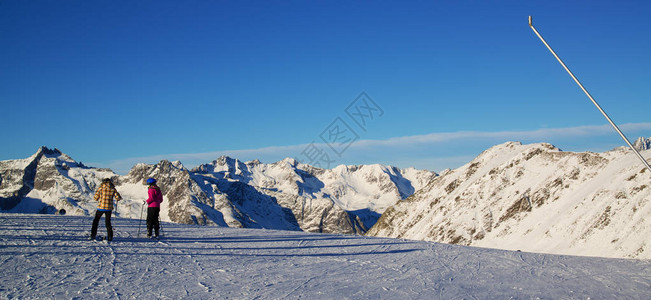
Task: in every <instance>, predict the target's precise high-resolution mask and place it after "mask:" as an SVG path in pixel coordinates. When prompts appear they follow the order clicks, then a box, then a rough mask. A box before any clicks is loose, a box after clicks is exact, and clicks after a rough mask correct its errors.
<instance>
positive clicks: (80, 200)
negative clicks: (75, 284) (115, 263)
mask: <svg viewBox="0 0 651 300" xmlns="http://www.w3.org/2000/svg"><path fill="white" fill-rule="evenodd" d="M435 176H436V174H435V173H433V172H429V171H421V170H415V169H406V170H399V169H397V168H394V167H388V166H381V165H370V166H339V167H337V168H335V169H333V170H324V169H319V168H315V167H312V166H309V165H305V164H299V163H298V162H297V161H295V160H294V159H285V160H282V161H279V162H276V163H273V164H263V163H261V162H260V161H251V162H246V163H244V162H241V161H239V160H237V159H233V158H229V157H225V156H224V157H220V158H219V159H217V160H215V161H213V162H212V163H210V164H204V165H200V166H198V167H196V168H194V169H193V170H188V169H186V168H185V167H184V166H183V165H182V164H181V163H180V162H178V161H177V162H169V161H166V160H163V161H161V162H159V163H158V164H155V165H147V164H138V165H136V166H134V167H133V168H132V169H131V171H129V173H128V174H127V175H126V176H119V175H117V174H115V173H113V172H112V171H110V170H106V169H95V168H88V167H86V166H83V165H82V164H80V163H77V162H75V161H74V160H73V159H72V158H70V157H69V156H67V155H65V154H63V153H61V152H60V151H59V150H56V149H55V150H49V149H47V148H45V147H42V148H41V149H39V151H38V152H37V153H36V154H34V155H33V156H32V157H30V158H28V159H24V160H13V161H3V162H0V209H1V210H3V211H9V212H42V213H53V212H55V211H57V210H59V209H61V208H64V209H66V211H68V213H71V214H77V215H84V214H85V215H88V214H91V213H92V212H93V211H94V209H95V205H96V204H95V202H94V201H93V200H92V196H93V193H94V190H95V189H96V187H97V186H99V183H100V182H101V180H102V179H103V178H112V179H113V182H114V183H115V185H116V187H117V189H118V191H119V192H120V193H121V194H122V196H123V198H124V200H123V201H120V202H119V203H118V204H117V206H116V207H117V208H116V214H117V215H118V216H122V217H128V218H140V216H141V215H142V212H143V200H144V199H145V198H146V197H147V187H146V185H144V182H145V180H146V179H147V178H149V177H153V178H156V179H157V180H158V183H159V186H160V187H161V191H162V192H163V195H164V202H163V203H162V206H161V218H162V219H163V220H165V221H172V222H177V223H185V224H201V225H204V224H208V225H211V224H212V225H220V226H230V227H247V228H273V229H283V230H304V231H312V232H332V233H356V234H361V233H364V232H365V231H366V230H367V229H368V228H370V227H371V226H372V225H373V224H374V223H375V222H376V221H377V219H378V218H379V216H380V214H381V213H382V212H384V210H385V209H386V208H387V207H389V206H390V205H393V204H395V203H396V202H398V201H401V200H402V199H405V198H406V197H408V196H409V195H411V194H413V192H414V191H415V190H416V189H418V188H420V187H422V186H423V185H424V183H426V182H428V181H429V180H431V179H432V178H434V177H435Z"/></svg>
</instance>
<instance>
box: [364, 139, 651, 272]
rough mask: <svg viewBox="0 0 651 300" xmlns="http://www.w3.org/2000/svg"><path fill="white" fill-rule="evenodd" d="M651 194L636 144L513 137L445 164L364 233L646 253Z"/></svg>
mask: <svg viewBox="0 0 651 300" xmlns="http://www.w3.org/2000/svg"><path fill="white" fill-rule="evenodd" d="M642 155H643V156H644V157H646V158H647V159H649V158H651V151H647V150H644V151H642ZM649 200H651V174H650V172H649V171H648V170H647V169H646V168H645V167H644V166H643V165H642V164H641V163H640V161H639V160H638V159H637V157H636V156H635V155H634V154H633V153H632V151H630V149H627V148H616V149H614V150H612V151H608V152H604V153H592V152H583V153H575V152H563V151H561V150H559V149H558V148H556V147H554V146H552V145H550V144H545V143H541V144H530V145H522V144H520V143H515V142H509V143H505V144H502V145H497V146H494V147H492V148H490V149H488V150H486V151H484V152H483V153H482V154H480V155H479V156H477V157H476V158H475V159H474V160H472V161H471V162H469V163H468V164H466V165H464V166H462V167H460V168H458V169H455V170H449V171H446V172H442V173H441V174H440V176H438V177H437V178H435V179H433V180H432V181H431V182H430V183H429V184H428V185H427V186H425V187H424V188H423V189H421V190H419V191H417V192H416V193H414V194H413V195H412V196H410V197H409V198H407V199H406V200H404V201H401V202H399V203H397V204H396V205H394V206H392V207H390V208H388V209H387V210H386V211H385V213H384V214H383V215H382V217H381V218H380V219H379V221H378V222H377V223H376V224H375V226H374V227H373V228H371V229H370V230H369V231H368V232H367V235H371V236H382V237H396V238H407V239H416V240H428V241H436V242H443V243H451V244H461V245H470V246H479V247H489V248H500V249H507V250H522V251H533V252H545V253H555V254H570V255H590V256H610V257H625V258H645V259H648V258H651V248H650V247H651V218H649V216H651V201H649Z"/></svg>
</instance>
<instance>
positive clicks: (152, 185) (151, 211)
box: [146, 178, 163, 238]
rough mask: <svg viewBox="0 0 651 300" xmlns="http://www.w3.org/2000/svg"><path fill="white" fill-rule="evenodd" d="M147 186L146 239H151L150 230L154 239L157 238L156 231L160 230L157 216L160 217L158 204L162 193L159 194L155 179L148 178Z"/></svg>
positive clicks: (161, 199)
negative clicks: (152, 231)
mask: <svg viewBox="0 0 651 300" xmlns="http://www.w3.org/2000/svg"><path fill="white" fill-rule="evenodd" d="M147 184H149V189H148V191H147V194H148V195H149V197H148V198H147V200H146V201H147V237H149V238H151V237H152V235H151V230H152V229H154V234H155V235H154V236H153V237H154V238H158V230H159V228H160V223H159V222H158V220H159V215H160V204H161V202H163V193H161V191H160V188H159V187H158V186H157V185H156V179H154V178H149V179H147Z"/></svg>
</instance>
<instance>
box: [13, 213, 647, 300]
mask: <svg viewBox="0 0 651 300" xmlns="http://www.w3.org/2000/svg"><path fill="white" fill-rule="evenodd" d="M90 223H91V219H90V218H89V217H84V216H54V215H26V214H0V268H1V269H2V275H1V277H2V280H0V298H2V299H24V298H56V299H108V298H111V299H154V298H159V299H462V298H464V299H496V298H498V299H507V298H516V299H527V298H529V299H534V298H535V299H541V298H544V299H590V298H591V299H622V298H625V299H649V298H650V297H651V272H650V270H651V262H650V261H648V260H625V259H606V258H590V257H573V256H558V255H549V254H533V253H525V252H511V251H503V250H491V249H483V248H472V247H466V246H459V245H447V244H438V243H432V242H422V241H409V240H399V239H389V238H371V237H359V236H351V235H332V234H314V233H304V232H295V231H274V230H266V229H234V228H223V227H213V226H195V225H181V224H174V223H164V224H163V233H164V235H165V236H164V238H163V239H162V240H161V242H154V241H150V240H147V239H144V238H139V237H138V236H137V235H136V233H137V228H138V220H133V219H125V218H115V219H114V226H115V230H116V237H115V240H114V242H113V243H111V244H105V243H104V242H95V241H86V240H85V235H86V234H87V233H88V230H89V227H90ZM100 224H102V223H100ZM103 229H104V228H103V225H100V230H99V233H100V234H101V233H102V231H103Z"/></svg>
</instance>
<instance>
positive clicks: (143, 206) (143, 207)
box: [138, 203, 145, 236]
mask: <svg viewBox="0 0 651 300" xmlns="http://www.w3.org/2000/svg"><path fill="white" fill-rule="evenodd" d="M141 206H142V208H141V209H140V220H139V221H138V236H140V224H142V212H143V211H144V210H145V204H144V203H143V204H142V205H141Z"/></svg>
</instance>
